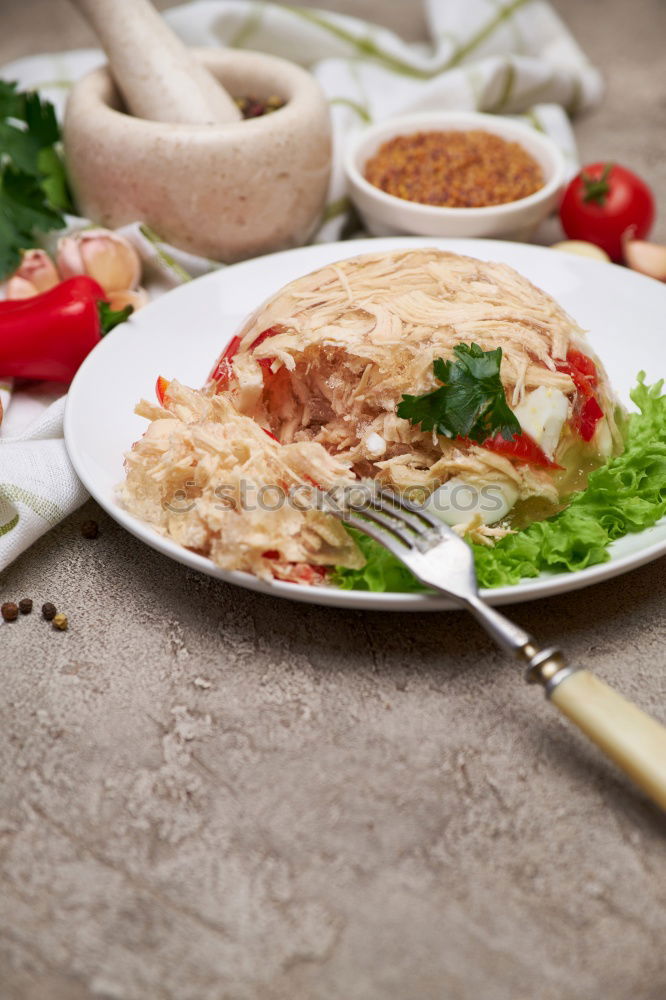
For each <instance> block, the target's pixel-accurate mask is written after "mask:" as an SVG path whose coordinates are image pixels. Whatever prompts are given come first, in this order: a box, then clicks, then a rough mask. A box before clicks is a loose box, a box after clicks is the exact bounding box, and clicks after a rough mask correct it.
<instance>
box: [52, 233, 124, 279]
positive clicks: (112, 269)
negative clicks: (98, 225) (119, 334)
mask: <svg viewBox="0 0 666 1000" xmlns="http://www.w3.org/2000/svg"><path fill="white" fill-rule="evenodd" d="M56 261H57V264H58V270H59V271H60V274H61V275H62V277H63V278H73V277H74V275H76V274H87V275H89V277H91V278H94V279H95V281H97V282H98V283H99V284H100V285H101V286H102V288H103V289H104V291H105V292H119V291H122V290H123V289H125V288H136V286H137V285H138V284H139V280H140V278H141V261H140V260H139V255H138V253H137V252H136V250H135V249H134V247H133V246H132V244H131V243H130V242H129V241H128V240H126V239H125V237H124V236H120V235H119V234H118V233H114V232H113V231H112V230H111V229H82V230H81V231H80V232H77V233H72V234H71V235H70V236H63V237H62V238H61V239H60V240H58V250H57V256H56Z"/></svg>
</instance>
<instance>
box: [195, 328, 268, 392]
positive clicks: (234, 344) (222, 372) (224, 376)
mask: <svg viewBox="0 0 666 1000" xmlns="http://www.w3.org/2000/svg"><path fill="white" fill-rule="evenodd" d="M279 332H280V331H279V330H278V329H277V328H276V327H274V326H271V327H269V328H268V330H264V332H263V333H260V334H259V336H258V337H255V339H254V340H253V341H252V343H251V344H250V346H249V347H248V351H253V350H254V349H255V347H258V346H259V344H263V342H264V341H265V340H267V339H268V338H269V337H273V336H275V334H276V333H279ZM240 345H241V339H240V337H232V338H231V340H230V341H229V343H228V344H227V346H226V348H225V350H224V352H223V354H222V355H221V356H220V358H219V360H218V362H217V364H216V365H215V367H214V368H213V370H212V372H211V374H210V378H209V381H212V382H217V384H218V388H219V389H224V388H226V386H227V385H228V383H229V380H230V379H231V376H232V375H233V368H232V365H231V362H232V360H233V358H235V357H236V355H237V354H238V349H239V347H240ZM257 360H258V362H259V364H260V365H261V367H262V368H263V369H264V372H267V371H268V369H269V368H270V366H271V365H272V364H273V358H258V359H257Z"/></svg>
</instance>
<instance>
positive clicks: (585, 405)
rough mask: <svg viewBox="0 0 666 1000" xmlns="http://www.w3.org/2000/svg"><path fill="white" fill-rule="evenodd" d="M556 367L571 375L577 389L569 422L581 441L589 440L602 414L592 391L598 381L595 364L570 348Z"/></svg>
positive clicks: (584, 355)
mask: <svg viewBox="0 0 666 1000" xmlns="http://www.w3.org/2000/svg"><path fill="white" fill-rule="evenodd" d="M557 368H558V371H561V372H565V373H566V374H567V375H569V376H570V377H571V380H572V381H573V383H574V385H575V386H576V389H577V390H578V399H577V401H576V404H575V406H574V415H573V418H572V421H571V423H572V425H573V427H574V429H575V430H576V431H577V432H578V434H579V435H580V436H581V437H582V439H583V441H591V440H592V438H593V437H594V432H595V430H596V427H597V423H598V422H599V421H600V420H601V418H602V417H603V415H604V411H603V410H602V409H601V406H600V405H599V400H598V399H597V396H596V393H595V391H594V390H595V388H596V386H597V383H598V381H599V379H598V375H597V366H596V365H595V363H594V361H593V360H592V358H590V357H588V356H587V354H583V353H582V351H577V350H576V349H575V348H571V349H570V350H569V351H568V352H567V360H566V361H561V362H559V364H558V366H557Z"/></svg>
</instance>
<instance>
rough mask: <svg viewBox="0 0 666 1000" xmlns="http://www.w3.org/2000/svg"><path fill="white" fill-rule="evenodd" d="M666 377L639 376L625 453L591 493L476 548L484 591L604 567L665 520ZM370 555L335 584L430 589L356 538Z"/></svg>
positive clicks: (594, 479)
mask: <svg viewBox="0 0 666 1000" xmlns="http://www.w3.org/2000/svg"><path fill="white" fill-rule="evenodd" d="M663 387H664V382H663V379H662V380H661V381H660V382H657V383H656V384H655V385H652V386H648V385H645V373H644V372H641V373H640V374H639V376H638V382H637V385H636V388H635V389H634V390H633V391H632V393H631V398H632V399H633V401H634V403H636V405H637V406H638V408H639V411H640V412H639V413H634V414H632V415H631V416H630V417H629V420H628V423H627V430H626V447H625V450H624V452H623V453H622V454H621V455H620V456H618V457H617V458H613V459H611V460H610V461H609V462H607V463H606V464H605V465H603V466H601V467H600V468H599V469H595V471H594V472H592V473H591V474H590V477H589V480H588V485H587V489H585V490H584V491H582V492H581V493H575V494H574V495H573V497H572V498H571V501H570V503H569V506H568V507H567V508H566V509H565V510H563V511H560V513H559V514H556V515H555V516H554V517H551V518H548V520H546V521H538V522H535V523H534V524H531V525H529V527H528V528H525V530H524V531H519V532H517V533H516V534H515V535H507V536H506V537H505V538H503V539H501V540H500V541H499V542H497V544H496V545H495V546H493V547H492V548H487V547H486V546H483V545H473V546H472V548H473V550H474V560H475V564H476V573H477V577H478V581H479V586H481V587H504V586H507V585H511V584H516V583H518V582H519V581H520V580H521V579H524V578H526V577H535V576H538V575H539V574H540V573H541V572H543V571H549V572H573V571H575V570H579V569H585V568H586V567H587V566H594V565H595V564H597V563H602V562H606V561H607V560H608V559H609V558H610V556H609V553H608V546H609V545H610V543H611V542H612V541H615V540H616V539H617V538H622V536H623V535H627V534H630V533H633V532H637V531H643V530H644V529H645V528H649V527H651V526H652V525H653V524H656V522H657V521H658V520H659V519H660V518H661V517H663V516H664V514H666V394H664V393H663ZM351 533H352V534H353V537H354V538H355V540H356V542H357V543H358V544H359V546H360V548H361V551H362V552H363V554H364V555H365V557H366V560H367V562H366V564H365V566H364V567H363V568H362V569H360V570H351V569H343V568H342V567H336V568H335V570H334V571H333V583H335V584H336V585H337V586H338V587H341V588H343V589H344V590H372V591H393V592H395V591H398V592H403V593H404V592H417V591H423V590H424V589H425V588H424V587H423V586H422V585H421V584H420V583H419V582H418V581H417V580H416V579H415V578H414V577H413V576H412V574H411V573H410V572H409V571H408V570H407V569H405V567H404V566H403V565H402V564H401V563H400V562H399V561H398V560H397V559H396V558H395V557H394V556H392V555H390V554H389V553H388V552H387V551H386V550H385V549H384V548H383V547H382V546H381V545H379V544H378V543H377V542H375V541H373V540H372V539H371V538H368V537H367V535H362V534H360V533H359V532H351Z"/></svg>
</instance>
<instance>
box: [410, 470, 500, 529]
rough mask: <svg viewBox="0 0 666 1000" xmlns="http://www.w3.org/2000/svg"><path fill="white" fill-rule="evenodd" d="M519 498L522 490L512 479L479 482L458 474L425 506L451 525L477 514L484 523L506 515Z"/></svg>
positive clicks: (438, 489)
mask: <svg viewBox="0 0 666 1000" xmlns="http://www.w3.org/2000/svg"><path fill="white" fill-rule="evenodd" d="M517 499H518V490H517V489H516V487H515V486H513V484H512V483H509V482H501V483H500V482H497V483H486V484H484V485H483V486H479V485H478V484H477V483H467V482H465V480H464V479H462V478H461V477H460V476H454V477H453V479H449V480H447V482H445V483H444V484H443V485H442V486H439V487H438V488H437V489H436V490H435V491H434V492H433V493H431V494H430V496H429V497H428V500H427V502H426V504H425V510H427V511H428V512H429V513H430V514H434V515H435V517H438V518H439V519H440V521H443V522H444V524H448V525H449V526H450V527H453V526H454V525H455V524H467V523H468V522H469V521H471V520H472V518H474V517H476V515H477V514H478V515H480V516H481V520H482V521H483V523H484V524H494V523H495V522H496V521H501V520H502V518H504V517H506V515H507V514H508V513H509V511H510V510H511V508H512V507H513V505H514V504H515V502H516V500H517Z"/></svg>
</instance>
